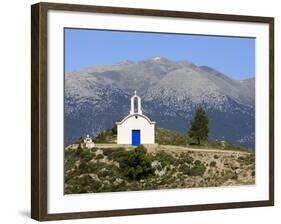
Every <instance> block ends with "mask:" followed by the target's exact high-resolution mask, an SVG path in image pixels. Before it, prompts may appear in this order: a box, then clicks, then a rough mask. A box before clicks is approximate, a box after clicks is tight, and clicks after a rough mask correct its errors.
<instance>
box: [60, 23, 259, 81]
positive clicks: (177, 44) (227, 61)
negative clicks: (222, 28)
mask: <svg viewBox="0 0 281 224" xmlns="http://www.w3.org/2000/svg"><path fill="white" fill-rule="evenodd" d="M154 56H163V57H166V58H168V59H171V60H187V61H190V62H192V63H194V64H196V65H198V66H200V65H206V66H210V67H212V68H214V69H217V70H219V71H221V72H223V73H224V74H225V75H227V76H229V77H231V78H233V79H236V80H241V79H246V78H250V77H253V76H254V75H255V39H254V38H239V37H218V36H200V35H182V34H180V35H178V34H157V33H142V32H120V31H102V30H87V29H69V28H67V29H65V70H66V72H70V71H74V70H79V69H81V68H85V67H89V66H93V65H97V64H113V63H117V62H120V61H123V60H133V61H140V60H142V59H145V58H149V57H154Z"/></svg>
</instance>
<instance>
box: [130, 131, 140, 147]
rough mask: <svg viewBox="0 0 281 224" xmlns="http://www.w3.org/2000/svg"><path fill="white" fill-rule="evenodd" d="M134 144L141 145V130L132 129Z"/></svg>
mask: <svg viewBox="0 0 281 224" xmlns="http://www.w3.org/2000/svg"><path fill="white" fill-rule="evenodd" d="M132 145H133V146H138V145H140V130H132Z"/></svg>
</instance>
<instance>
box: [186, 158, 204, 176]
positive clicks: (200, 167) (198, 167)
mask: <svg viewBox="0 0 281 224" xmlns="http://www.w3.org/2000/svg"><path fill="white" fill-rule="evenodd" d="M205 171H206V166H205V165H204V164H203V163H201V161H200V160H196V161H195V162H194V166H193V167H192V168H191V169H190V170H189V173H188V175H189V176H203V175H204V173H205Z"/></svg>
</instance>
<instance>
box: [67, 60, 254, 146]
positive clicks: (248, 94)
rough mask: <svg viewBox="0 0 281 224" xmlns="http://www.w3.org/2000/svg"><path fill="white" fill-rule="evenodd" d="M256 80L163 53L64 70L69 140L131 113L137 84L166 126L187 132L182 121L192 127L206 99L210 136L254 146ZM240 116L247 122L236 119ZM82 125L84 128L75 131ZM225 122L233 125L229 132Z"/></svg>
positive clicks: (146, 106) (150, 109)
mask: <svg viewBox="0 0 281 224" xmlns="http://www.w3.org/2000/svg"><path fill="white" fill-rule="evenodd" d="M254 83H255V78H250V79H246V80H233V79H231V78H229V77H227V76H226V75H224V74H223V73H221V72H219V71H217V70H215V69H213V68H210V67H208V66H196V65H195V64H193V63H191V62H188V61H171V60H169V59H167V58H164V57H160V56H155V57H151V58H147V59H144V60H141V61H139V62H133V61H130V60H126V61H123V62H119V63H115V64H113V65H99V66H94V67H91V68H86V69H82V70H80V71H75V72H71V73H68V74H66V75H65V96H66V100H65V122H66V127H65V132H66V142H69V141H73V140H74V136H75V138H76V137H80V136H81V135H85V134H86V133H88V134H91V135H96V134H97V133H98V132H99V131H101V130H102V129H105V128H109V127H111V126H112V124H114V122H115V121H116V120H117V119H119V118H120V117H123V116H125V115H126V114H127V113H128V110H129V99H130V96H131V95H132V94H133V92H134V90H137V91H138V95H140V96H141V98H142V100H143V107H144V112H145V113H146V114H147V115H148V116H150V117H152V119H154V120H156V121H157V122H158V124H159V125H161V127H162V126H163V125H164V126H163V127H164V128H170V129H172V130H176V131H180V132H183V131H184V126H183V124H182V122H184V123H185V129H187V128H188V126H189V125H188V121H189V120H190V119H191V117H192V114H193V113H194V111H195V109H196V107H197V106H198V105H203V106H204V108H205V109H206V110H207V114H208V115H209V116H210V123H211V127H212V126H213V131H212V129H211V133H210V136H211V137H213V138H218V139H226V140H228V141H230V142H231V143H236V144H237V143H239V144H242V145H244V146H248V147H253V148H254V115H255V112H254V107H255V91H254V86H255V85H254ZM219 114H220V116H219V117H220V118H221V120H220V119H219V117H218V115H219ZM79 117H80V119H82V120H83V121H82V120H80V121H79ZM238 118H240V119H241V121H243V123H244V124H242V123H241V124H235V123H237V119H238ZM106 119H109V120H108V122H107V121H106ZM84 120H85V121H84ZM169 120H170V121H173V122H172V123H171V122H170V121H169ZM96 121H99V125H97V124H96ZM71 122H74V123H75V127H74V126H73V125H72V124H71ZM219 123H221V124H219ZM77 125H78V126H79V125H80V128H79V129H81V130H80V131H78V132H77V131H73V130H74V129H75V128H77ZM109 125H110V126H109ZM95 126H99V128H97V127H95ZM223 126H229V128H230V129H229V134H228V135H227V136H224V132H225V131H224V130H223ZM244 126H245V127H244ZM180 127H181V128H180ZM219 127H221V129H222V130H221V131H219V129H220V128H219ZM238 129H241V130H242V131H241V133H240V134H239V133H238V132H239V131H238ZM185 131H186V130H185ZM73 132H75V134H74V133H73ZM231 132H235V133H234V134H231ZM78 134H79V135H80V136H77V135H78ZM231 135H232V137H231ZM243 135H245V136H243ZM234 136H235V137H234ZM245 137H247V139H250V140H243V138H245ZM245 142H246V143H245Z"/></svg>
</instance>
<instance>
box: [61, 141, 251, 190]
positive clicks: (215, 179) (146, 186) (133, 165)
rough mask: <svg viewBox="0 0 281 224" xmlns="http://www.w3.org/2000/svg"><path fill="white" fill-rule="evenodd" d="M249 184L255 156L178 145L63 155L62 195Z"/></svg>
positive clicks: (100, 148)
mask: <svg viewBox="0 0 281 224" xmlns="http://www.w3.org/2000/svg"><path fill="white" fill-rule="evenodd" d="M249 184H255V154H254V153H249V152H242V151H232V150H220V149H217V150H212V149H195V148H194V149H188V148H186V147H183V146H167V145H166V146H161V145H157V146H155V147H150V148H147V149H143V147H138V148H133V147H128V146H119V145H116V144H97V145H96V147H95V148H92V149H84V148H74V147H68V148H66V150H65V193H66V194H73V193H94V192H114V191H136V190H156V189H171V188H194V187H219V186H233V185H249Z"/></svg>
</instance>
